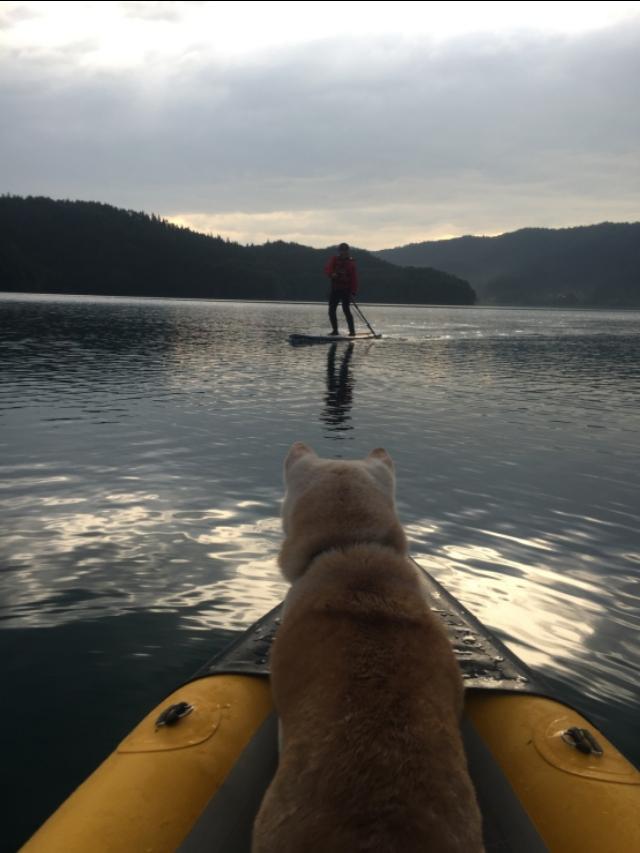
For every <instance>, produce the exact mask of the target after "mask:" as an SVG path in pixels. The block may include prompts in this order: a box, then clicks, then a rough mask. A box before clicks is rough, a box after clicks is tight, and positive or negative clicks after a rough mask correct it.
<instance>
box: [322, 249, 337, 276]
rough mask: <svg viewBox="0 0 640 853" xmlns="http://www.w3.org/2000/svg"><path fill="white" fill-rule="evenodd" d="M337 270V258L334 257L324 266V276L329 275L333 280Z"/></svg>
mask: <svg viewBox="0 0 640 853" xmlns="http://www.w3.org/2000/svg"><path fill="white" fill-rule="evenodd" d="M335 269H336V258H335V255H334V256H333V257H331V258H329V260H328V261H327V263H326V264H325V265H324V274H325V275H328V276H329V278H333V274H334V272H335Z"/></svg>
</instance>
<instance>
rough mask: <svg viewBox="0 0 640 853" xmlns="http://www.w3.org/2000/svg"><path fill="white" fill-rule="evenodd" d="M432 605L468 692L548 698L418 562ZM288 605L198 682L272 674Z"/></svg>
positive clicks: (219, 657)
mask: <svg viewBox="0 0 640 853" xmlns="http://www.w3.org/2000/svg"><path fill="white" fill-rule="evenodd" d="M416 565H417V566H418V568H419V569H420V571H421V572H422V573H423V575H424V578H425V581H426V584H427V594H428V598H429V602H430V604H431V607H432V608H433V610H434V612H435V613H437V614H438V616H439V617H440V618H441V619H442V621H443V622H444V624H445V627H446V629H447V632H448V634H449V637H450V639H451V644H452V646H453V649H454V653H455V655H456V657H457V658H458V662H459V664H460V669H461V670H462V677H463V679H464V682H465V687H466V688H467V689H471V690H472V689H474V688H475V689H481V690H506V691H510V692H520V693H543V692H544V691H543V690H542V689H541V685H539V684H537V683H536V681H535V679H534V677H533V676H532V674H531V671H530V670H529V669H528V668H527V667H526V666H525V665H524V664H523V663H522V662H521V661H520V660H518V658H517V657H516V656H515V655H514V654H512V653H511V652H510V651H509V649H507V647H506V646H505V645H504V644H503V643H501V642H500V640H498V639H497V638H496V637H494V636H493V635H492V634H491V633H490V632H489V631H487V629H486V628H484V626H483V625H482V624H481V623H480V622H479V621H478V620H477V619H476V618H475V616H473V615H472V614H471V613H469V611H468V610H467V609H466V608H465V607H463V606H462V605H461V604H460V602H459V601H457V600H456V599H455V598H454V597H453V596H452V595H450V594H449V593H448V592H447V591H446V589H444V587H443V586H441V585H440V584H439V583H438V582H437V581H436V580H435V578H433V577H431V575H430V574H429V573H428V572H426V571H425V570H424V569H423V568H422V567H421V566H419V565H418V564H417V563H416ZM281 610H282V604H279V605H278V606H277V607H274V609H273V610H271V611H270V612H269V613H267V614H266V616H263V617H262V619H260V620H259V621H258V622H256V623H255V624H254V625H253V626H252V627H251V628H249V630H248V631H246V632H245V633H244V634H243V635H242V636H241V637H239V639H238V640H236V641H235V642H234V643H232V644H231V645H230V646H228V647H227V648H226V649H225V650H224V651H223V652H222V653H221V654H219V655H217V656H216V657H215V658H213V659H212V660H210V661H209V662H208V663H206V664H205V665H204V666H203V667H202V668H201V669H200V670H198V672H197V673H196V674H195V676H194V678H202V677H204V676H207V675H214V674H217V673H237V674H242V675H263V676H268V675H269V650H270V648H271V641H272V640H273V637H274V636H275V633H276V630H277V628H278V625H279V623H280V614H281Z"/></svg>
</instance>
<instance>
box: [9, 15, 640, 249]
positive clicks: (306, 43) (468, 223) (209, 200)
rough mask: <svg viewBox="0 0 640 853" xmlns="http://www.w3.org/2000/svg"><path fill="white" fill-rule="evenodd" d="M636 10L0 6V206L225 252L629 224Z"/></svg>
mask: <svg viewBox="0 0 640 853" xmlns="http://www.w3.org/2000/svg"><path fill="white" fill-rule="evenodd" d="M638 80H640V0H639V2H498V3H486V2H472V3H466V2H368V3H367V2H357V3H351V2H320V3H318V2H285V3H279V2H278V3H277V2H258V3H249V2H178V3H174V2H97V3H96V2H89V3H86V2H77V1H76V2H70V3H67V2H60V3H57V2H26V3H23V2H4V3H0V192H2V193H11V194H16V195H46V196H50V197H52V198H68V199H83V200H90V201H101V202H106V203H108V204H113V205H115V206H117V207H123V208H127V209H132V210H143V211H146V212H148V213H155V214H157V215H160V216H162V217H164V218H166V219H169V220H170V221H172V222H175V223H178V224H182V225H186V226H188V227H191V228H194V229H195V230H198V231H203V232H205V233H212V234H220V235H221V236H223V237H228V238H229V239H231V240H237V241H238V242H240V243H262V242H264V241H266V240H289V241H295V242H298V243H303V244H305V245H309V246H316V247H326V246H329V245H333V244H335V243H336V242H340V241H343V240H345V241H347V242H349V243H350V244H352V245H355V246H358V247H361V248H366V249H383V248H389V247H392V246H399V245H404V244H406V243H411V242H419V241H422V240H437V239H446V238H450V237H457V236H461V235H463V234H485V235H494V234H500V233H504V232H507V231H513V230H515V229H517V228H523V227H530V226H536V227H551V228H556V227H567V226H574V225H586V224H592V223H596V222H602V221H616V222H617V221H638V220H640V95H639V94H638V92H639V91H640V86H639V85H638Z"/></svg>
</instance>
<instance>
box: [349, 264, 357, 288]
mask: <svg viewBox="0 0 640 853" xmlns="http://www.w3.org/2000/svg"><path fill="white" fill-rule="evenodd" d="M350 266H351V295H352V296H355V295H356V293H357V292H358V271H357V269H356V265H355V262H354V261H351V265H350Z"/></svg>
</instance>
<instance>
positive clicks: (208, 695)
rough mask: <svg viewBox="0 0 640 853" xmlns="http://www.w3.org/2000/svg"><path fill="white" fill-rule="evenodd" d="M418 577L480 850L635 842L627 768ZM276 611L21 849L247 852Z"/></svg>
mask: <svg viewBox="0 0 640 853" xmlns="http://www.w3.org/2000/svg"><path fill="white" fill-rule="evenodd" d="M425 577H426V582H427V590H428V591H427V593H426V594H427V595H428V596H429V599H430V602H431V605H432V607H433V608H434V610H435V611H436V612H437V613H438V614H439V615H440V617H441V618H442V620H443V622H444V624H445V625H446V627H447V630H448V632H449V636H450V638H451V642H452V644H453V647H454V650H455V653H456V656H457V657H458V660H459V662H460V667H461V670H462V675H463V678H464V681H465V684H466V687H467V690H466V693H465V712H464V718H463V722H462V731H463V737H464V742H465V748H466V750H467V758H468V762H469V769H470V772H471V775H472V778H473V780H474V784H475V787H476V791H477V795H478V800H479V803H480V807H481V810H482V814H483V824H484V836H485V844H486V849H487V850H488V851H500V853H503V851H517V853H528V851H544V850H551V851H561V853H574V851H575V853H590V851H593V853H606V851H611V852H612V853H613V851H616V853H618V851H632V850H640V819H639V815H640V772H638V770H637V769H636V768H635V767H634V766H633V765H632V764H631V763H630V762H629V761H628V760H627V759H626V758H625V757H624V756H623V755H622V754H621V753H620V752H619V751H618V750H617V749H616V748H615V747H614V746H613V745H612V744H611V743H609V741H608V740H607V739H606V738H605V737H604V736H603V735H602V734H601V733H600V732H599V731H598V730H597V729H596V728H595V727H594V726H593V725H592V724H591V723H589V722H588V721H587V720H586V719H585V718H584V717H582V716H581V715H580V714H578V713H577V712H576V711H574V710H572V709H571V708H569V707H567V706H566V705H563V704H562V703H560V702H558V701H555V700H554V699H553V698H550V697H548V696H546V695H545V691H544V686H543V685H542V684H541V683H540V682H539V680H538V679H537V678H536V677H535V676H534V675H533V674H532V673H531V672H530V671H529V670H528V669H527V668H526V667H525V666H524V665H523V664H522V663H521V662H520V661H519V660H518V659H517V658H516V657H515V656H514V655H513V654H512V653H511V652H510V651H509V650H508V649H507V648H506V647H505V646H504V645H503V644H502V643H501V642H500V641H499V640H497V639H496V638H495V637H493V636H492V635H491V634H490V633H489V632H488V631H487V630H486V629H485V628H484V627H483V626H482V625H481V624H480V623H479V622H478V621H477V620H476V619H475V618H474V617H473V616H472V615H471V614H470V613H469V612H468V611H467V610H465V608H464V607H462V605H460V603H459V602H458V601H456V599H454V598H453V597H452V596H451V595H450V594H449V593H447V591H446V590H445V589H444V588H443V587H442V586H440V585H439V584H438V583H437V581H435V580H434V579H433V578H431V576H430V575H428V574H427V573H426V572H425ZM280 609H281V605H280V606H278V607H276V608H275V609H274V610H272V611H271V612H270V613H268V614H267V615H266V616H264V617H263V618H262V619H261V620H260V621H258V622H257V623H256V624H255V625H253V626H252V627H251V628H250V629H249V630H248V631H247V632H246V633H245V634H244V635H242V636H241V637H240V639H238V640H237V641H236V642H235V643H233V644H232V645H231V646H229V648H228V649H226V650H225V651H224V652H223V653H222V654H221V655H219V656H217V657H216V658H214V659H213V660H212V661H210V662H209V663H208V664H206V665H205V666H204V667H203V668H202V669H201V670H200V671H199V672H197V673H196V674H195V676H194V677H193V678H192V679H191V680H189V681H188V682H187V683H185V684H183V685H182V686H181V687H180V688H179V689H178V690H176V691H175V692H174V693H173V694H171V695H170V696H168V697H167V698H166V700H165V701H164V702H163V703H162V704H161V705H159V706H158V707H157V708H155V709H154V710H152V711H151V712H150V713H149V714H148V716H147V717H145V718H144V719H143V720H142V721H141V722H140V723H139V725H138V726H137V727H136V728H135V729H134V730H133V731H132V732H131V733H130V734H129V735H128V736H127V737H126V738H125V739H124V740H123V741H122V743H121V744H120V745H119V746H118V747H117V748H116V750H115V752H113V753H112V755H110V756H109V757H108V758H107V759H106V760H105V761H104V763H103V764H102V765H101V766H100V767H98V769H97V770H96V771H95V772H94V773H93V774H92V775H91V776H90V777H89V778H88V779H87V780H86V781H85V782H84V783H83V784H82V785H81V786H80V787H79V788H78V789H77V790H76V791H75V792H74V793H73V794H72V795H71V796H70V797H69V799H68V800H67V801H66V802H64V803H63V804H62V805H61V806H60V808H59V809H58V810H57V811H56V812H55V813H54V814H53V815H52V817H50V818H49V820H48V821H47V822H46V823H45V824H44V825H43V826H42V827H41V829H40V830H39V831H38V832H37V833H36V834H35V835H34V836H33V837H32V838H31V840H30V841H28V842H27V844H26V845H25V846H24V848H23V850H24V851H27V852H28V853H56V851H59V853H86V851H89V850H90V851H92V853H103V851H104V853H107V851H118V853H142V851H154V853H158V851H174V850H179V851H182V853H197V851H205V850H206V851H224V853H228V851H234V852H235V851H238V853H240V851H245V853H246V851H249V850H250V844H251V828H252V824H253V819H254V816H255V814H256V812H257V810H258V806H259V804H260V802H261V799H262V796H263V794H264V792H265V790H266V787H267V785H268V784H269V781H270V779H271V777H272V776H273V773H274V770H275V767H276V764H277V760H278V750H277V723H276V719H275V715H274V711H273V706H272V702H271V697H270V691H269V678H268V675H269V672H268V656H269V648H270V643H271V640H272V639H273V636H274V635H275V632H276V630H277V626H278V623H279V613H280ZM380 736H381V737H384V732H381V733H380ZM301 853H302V852H301Z"/></svg>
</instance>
